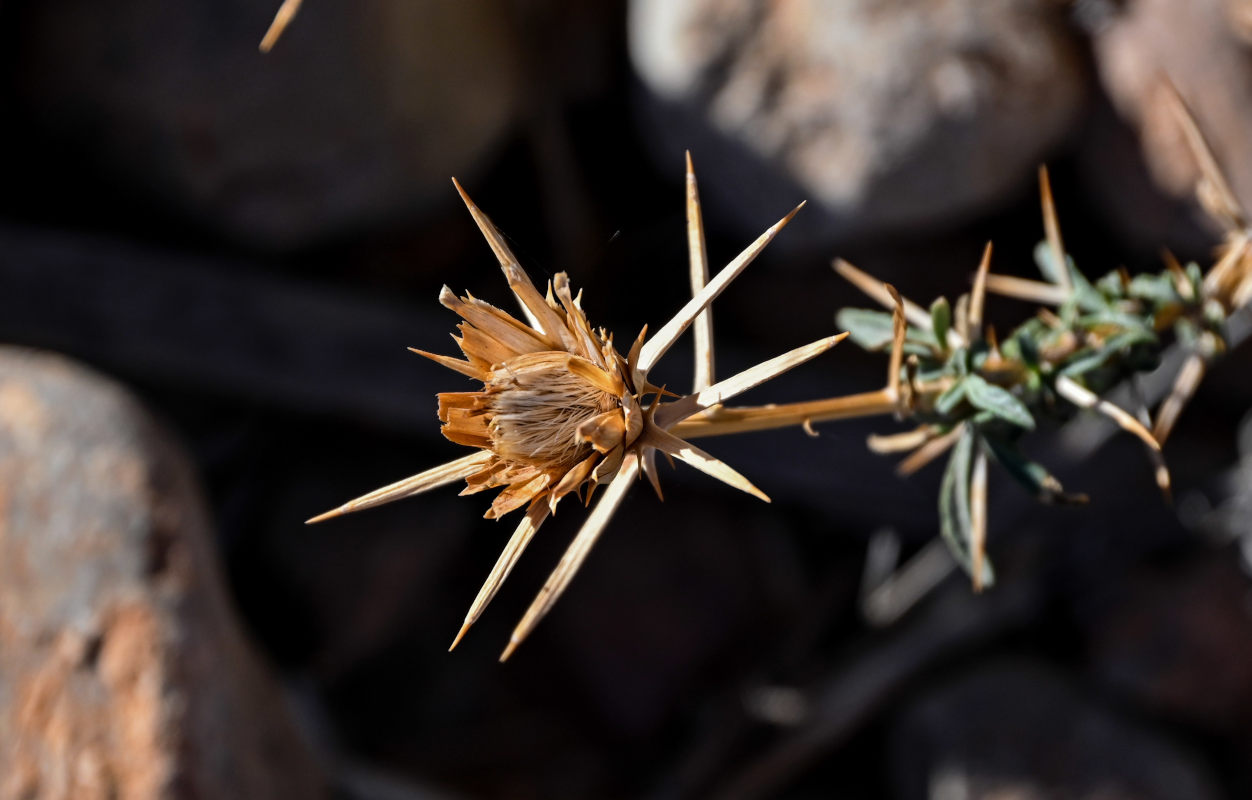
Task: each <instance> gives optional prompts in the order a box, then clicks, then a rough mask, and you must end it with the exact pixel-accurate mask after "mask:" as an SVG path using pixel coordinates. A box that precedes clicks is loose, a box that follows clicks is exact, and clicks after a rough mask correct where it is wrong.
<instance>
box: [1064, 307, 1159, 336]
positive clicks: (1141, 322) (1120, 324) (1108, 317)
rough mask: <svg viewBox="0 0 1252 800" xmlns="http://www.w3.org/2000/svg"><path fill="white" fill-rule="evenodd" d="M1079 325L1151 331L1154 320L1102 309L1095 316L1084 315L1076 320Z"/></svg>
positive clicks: (1110, 309) (1089, 327)
mask: <svg viewBox="0 0 1252 800" xmlns="http://www.w3.org/2000/svg"><path fill="white" fill-rule="evenodd" d="M1076 322H1077V324H1078V325H1080V326H1082V327H1084V328H1087V329H1091V328H1098V327H1108V326H1113V327H1117V328H1121V329H1123V330H1127V331H1134V330H1138V331H1151V330H1152V318H1151V317H1148V316H1140V315H1138V314H1130V313H1127V312H1125V311H1118V310H1116V309H1112V308H1105V309H1101V310H1099V311H1097V312H1095V313H1094V314H1084V315H1083V316H1081V317H1079V318H1078V319H1077V320H1076Z"/></svg>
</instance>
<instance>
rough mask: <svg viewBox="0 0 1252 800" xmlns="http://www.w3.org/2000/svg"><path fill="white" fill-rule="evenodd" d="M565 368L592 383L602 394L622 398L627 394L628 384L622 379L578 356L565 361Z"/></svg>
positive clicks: (572, 356)
mask: <svg viewBox="0 0 1252 800" xmlns="http://www.w3.org/2000/svg"><path fill="white" fill-rule="evenodd" d="M565 367H566V368H567V369H568V370H569V371H570V372H571V373H572V374H574V375H577V376H578V377H580V378H582V379H583V380H585V381H586V382H587V383H590V384H591V385H592V386H594V387H596V388H597V389H599V390H600V391H602V392H606V393H608V394H611V395H613V396H614V397H621V396H622V395H623V394H625V393H626V384H625V383H624V382H623V381H622V379H621V378H619V377H617V376H615V375H610V374H609V373H608V372H606V371H605V370H604V369H602V368H601V367H599V366H597V365H596V364H593V363H591V362H590V361H588V360H587V359H585V358H581V357H579V356H576V355H572V354H571V355H570V357H569V358H567V359H565Z"/></svg>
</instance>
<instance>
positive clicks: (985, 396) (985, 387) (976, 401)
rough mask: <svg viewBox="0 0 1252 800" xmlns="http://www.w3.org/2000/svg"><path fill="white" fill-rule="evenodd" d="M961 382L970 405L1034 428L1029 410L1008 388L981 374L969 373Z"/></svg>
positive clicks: (1026, 427) (1019, 424)
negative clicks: (989, 380) (990, 380)
mask: <svg viewBox="0 0 1252 800" xmlns="http://www.w3.org/2000/svg"><path fill="white" fill-rule="evenodd" d="M962 383H963V384H964V385H965V398H966V399H967V400H969V402H970V405H973V406H975V407H977V408H981V409H982V410H983V411H989V412H991V413H992V414H995V415H996V416H997V417H999V418H1000V419H1002V420H1005V421H1006V422H1011V423H1013V424H1014V425H1017V426H1018V427H1021V428H1025V429H1026V430H1034V429H1035V418H1034V417H1032V416H1031V415H1030V410H1029V409H1027V408H1026V405H1025V404H1024V403H1022V401H1021V400H1018V399H1017V398H1016V397H1014V396H1013V394H1012V393H1011V392H1009V391H1008V390H1006V389H1002V388H1000V387H999V386H996V385H995V384H993V383H987V381H986V380H984V379H983V377H982V376H981V375H970V376H969V377H967V378H966V379H965V380H964V381H962ZM936 407H937V405H936Z"/></svg>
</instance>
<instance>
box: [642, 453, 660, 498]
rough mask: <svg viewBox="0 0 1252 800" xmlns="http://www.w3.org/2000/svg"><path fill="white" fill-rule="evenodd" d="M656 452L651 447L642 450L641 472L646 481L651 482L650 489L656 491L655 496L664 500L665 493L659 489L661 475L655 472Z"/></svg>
mask: <svg viewBox="0 0 1252 800" xmlns="http://www.w3.org/2000/svg"><path fill="white" fill-rule="evenodd" d="M656 453H657V451H656V450H655V449H654V448H651V447H649V448H646V449H645V450H644V451H643V464H642V467H643V474H644V477H646V478H647V479H648V483H650V484H652V491H654V492H656V498H657V499H658V500H660V501H662V502H664V500H665V494H664V493H663V492H662V491H661V476H660V475H657V473H656Z"/></svg>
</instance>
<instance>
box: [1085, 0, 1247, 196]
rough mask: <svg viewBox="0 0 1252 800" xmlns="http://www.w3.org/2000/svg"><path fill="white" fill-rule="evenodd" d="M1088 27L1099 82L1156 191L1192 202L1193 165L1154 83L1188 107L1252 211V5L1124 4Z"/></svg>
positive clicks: (1214, 0)
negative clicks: (1131, 133)
mask: <svg viewBox="0 0 1252 800" xmlns="http://www.w3.org/2000/svg"><path fill="white" fill-rule="evenodd" d="M1097 5H1098V6H1099V7H1101V8H1103V9H1104V10H1105V11H1104V13H1103V14H1100V15H1098V16H1094V17H1092V18H1091V19H1090V20H1089V21H1088V24H1089V26H1090V27H1091V28H1092V30H1093V34H1094V35H1093V41H1094V46H1095V54H1096V62H1097V66H1098V69H1099V73H1100V78H1101V80H1102V82H1103V84H1104V86H1105V88H1106V89H1107V91H1108V93H1109V96H1110V97H1111V98H1112V99H1113V102H1114V104H1115V105H1116V107H1117V109H1118V111H1119V112H1120V113H1121V114H1122V115H1123V116H1124V117H1125V118H1126V119H1127V120H1128V121H1129V122H1130V124H1131V125H1132V126H1133V127H1134V128H1135V129H1136V130H1137V131H1138V133H1139V138H1140V141H1141V147H1142V149H1143V152H1144V154H1145V155H1146V157H1147V162H1148V166H1149V168H1150V170H1151V174H1152V177H1153V178H1154V180H1155V182H1156V184H1157V185H1158V186H1159V187H1160V188H1161V189H1163V190H1164V191H1166V192H1167V193H1170V194H1172V195H1174V196H1176V197H1185V198H1189V197H1191V195H1192V192H1193V187H1194V185H1195V178H1196V171H1195V170H1196V168H1195V161H1194V159H1193V158H1192V157H1191V151H1190V150H1189V149H1188V148H1187V145H1186V142H1185V140H1184V139H1183V136H1182V131H1181V130H1180V128H1179V126H1178V124H1177V122H1176V121H1175V118H1174V115H1173V114H1172V113H1171V111H1170V107H1169V104H1168V103H1166V102H1163V101H1162V96H1163V95H1162V93H1163V92H1165V91H1167V90H1166V89H1165V88H1164V86H1163V84H1162V82H1161V79H1162V78H1163V77H1168V78H1169V79H1170V80H1171V81H1173V83H1174V85H1175V86H1177V88H1178V91H1179V92H1180V93H1181V94H1182V96H1183V98H1184V99H1185V100H1186V101H1187V104H1188V105H1189V106H1190V108H1191V110H1192V113H1194V114H1195V116H1196V119H1197V121H1198V122H1199V124H1200V128H1201V130H1203V131H1204V134H1205V137H1206V138H1207V139H1208V141H1209V144H1210V146H1211V147H1212V148H1213V151H1214V153H1215V155H1216V156H1217V159H1218V163H1220V164H1221V165H1222V166H1223V168H1224V169H1225V171H1226V173H1227V178H1228V179H1229V180H1230V182H1231V185H1232V188H1233V189H1234V190H1235V193H1236V194H1237V195H1238V196H1239V197H1240V199H1241V200H1242V202H1243V204H1244V205H1245V206H1249V205H1252V146H1250V145H1252V138H1250V137H1249V133H1248V132H1249V131H1250V130H1252V36H1250V35H1249V33H1250V29H1249V27H1248V20H1249V19H1252V2H1249V0H1191V2H1187V3H1178V2H1175V1H1174V0H1125V2H1121V3H1107V2H1104V3H1099V4H1097Z"/></svg>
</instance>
